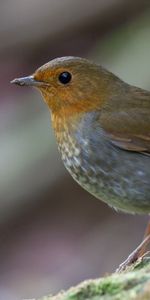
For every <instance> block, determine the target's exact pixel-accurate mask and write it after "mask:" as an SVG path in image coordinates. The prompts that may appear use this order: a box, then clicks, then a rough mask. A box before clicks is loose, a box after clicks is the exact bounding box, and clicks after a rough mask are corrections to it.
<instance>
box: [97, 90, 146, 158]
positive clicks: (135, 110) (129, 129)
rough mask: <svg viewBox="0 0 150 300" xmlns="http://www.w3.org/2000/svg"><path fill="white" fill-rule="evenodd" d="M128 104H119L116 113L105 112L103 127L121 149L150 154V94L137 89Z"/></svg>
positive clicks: (102, 118) (101, 119)
mask: <svg viewBox="0 0 150 300" xmlns="http://www.w3.org/2000/svg"><path fill="white" fill-rule="evenodd" d="M122 103H123V102H122ZM128 104H129V105H125V102H124V104H123V105H120V103H119V105H118V107H117V108H116V109H115V110H114V111H110V110H107V109H106V110H104V111H103V112H102V114H101V117H100V123H101V127H102V128H103V130H104V132H105V134H106V136H107V137H108V138H109V140H110V141H111V142H112V143H113V144H114V145H116V146H118V147H119V148H122V149H125V150H128V151H136V152H145V153H150V93H149V92H146V91H143V90H140V89H137V90H135V93H134V97H133V99H131V100H130V99H128Z"/></svg>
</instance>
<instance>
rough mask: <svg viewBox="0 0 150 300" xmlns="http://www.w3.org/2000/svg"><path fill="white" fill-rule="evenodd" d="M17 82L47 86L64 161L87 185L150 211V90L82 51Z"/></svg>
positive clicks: (119, 203)
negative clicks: (104, 65)
mask: <svg viewBox="0 0 150 300" xmlns="http://www.w3.org/2000/svg"><path fill="white" fill-rule="evenodd" d="M12 83H15V84H18V85H27V86H34V87H36V88H38V89H39V90H40V91H41V93H42V96H43V98H44V101H45V102H46V103H47V105H48V107H49V109H50V110H51V119H52V125H53V128H54V131H55V135H56V139H57V142H58V148H59V150H60V153H61V156H62V160H63V162H64V165H65V166H66V168H67V170H68V171H69V172H70V174H71V175H72V177H73V178H74V179H75V180H76V181H77V182H78V183H79V184H80V185H81V186H82V187H83V188H85V189H86V190H87V191H88V192H90V193H91V194H93V195H94V196H95V197H97V198H99V199H101V200H102V201H104V202H106V203H107V204H108V205H110V206H112V207H114V208H115V209H117V210H121V211H125V212H129V213H140V214H142V213H150V92H148V91H145V90H143V89H140V88H137V87H134V86H131V85H129V84H127V83H125V82H124V81H122V80H121V79H119V78H118V77H117V76H115V75H114V74H112V73H111V72H109V71H107V70H105V69H104V68H102V67H101V66H99V65H97V64H94V63H92V62H90V61H88V60H86V59H83V58H78V57H62V58H57V59H54V60H52V61H50V62H48V63H47V64H45V65H43V66H42V67H40V68H39V69H38V70H36V71H35V73H34V74H33V75H31V76H28V77H24V78H19V79H14V80H13V81H12ZM148 241H149V238H148V239H147V238H146V240H144V243H142V245H140V248H138V252H136V255H135V252H134V256H132V257H130V260H129V259H128V263H131V261H133V260H135V259H136V256H138V254H139V249H140V251H141V247H143V245H145V244H146V243H147V242H148ZM126 263H127V262H126Z"/></svg>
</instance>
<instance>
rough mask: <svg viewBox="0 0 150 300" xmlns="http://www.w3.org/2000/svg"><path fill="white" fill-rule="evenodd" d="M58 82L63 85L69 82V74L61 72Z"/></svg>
mask: <svg viewBox="0 0 150 300" xmlns="http://www.w3.org/2000/svg"><path fill="white" fill-rule="evenodd" d="M58 79H59V81H60V82H61V83H63V84H67V83H68V82H70V80H71V74H70V73H69V72H62V73H60V75H59V77H58Z"/></svg>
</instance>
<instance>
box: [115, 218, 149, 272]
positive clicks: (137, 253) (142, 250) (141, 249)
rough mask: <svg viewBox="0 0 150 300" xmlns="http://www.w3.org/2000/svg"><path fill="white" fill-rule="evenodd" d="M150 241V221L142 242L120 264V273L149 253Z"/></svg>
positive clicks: (118, 269)
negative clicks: (149, 245)
mask: <svg viewBox="0 0 150 300" xmlns="http://www.w3.org/2000/svg"><path fill="white" fill-rule="evenodd" d="M149 243H150V221H149V222H148V224H147V227H146V230H145V234H144V239H143V241H142V243H141V244H140V245H139V246H138V247H137V248H136V249H135V250H134V251H133V252H132V253H131V254H130V255H129V256H128V258H127V259H126V260H125V261H124V262H123V263H121V264H120V266H119V268H117V270H116V272H118V273H119V272H121V271H123V270H125V269H126V267H128V266H130V265H131V264H133V263H134V262H136V261H137V260H138V258H142V257H144V256H145V255H146V254H147V252H146V249H147V246H148V244H149Z"/></svg>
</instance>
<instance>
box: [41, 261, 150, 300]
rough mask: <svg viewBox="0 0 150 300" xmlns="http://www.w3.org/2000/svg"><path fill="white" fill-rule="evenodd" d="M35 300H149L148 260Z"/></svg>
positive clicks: (149, 273)
mask: <svg viewBox="0 0 150 300" xmlns="http://www.w3.org/2000/svg"><path fill="white" fill-rule="evenodd" d="M37 300H150V258H144V259H143V260H140V261H138V262H136V263H135V264H134V265H132V266H131V267H129V268H128V269H127V270H126V271H124V272H122V273H114V274H112V275H109V276H106V277H103V278H100V279H95V280H87V281H85V282H83V283H81V284H79V285H78V286H76V287H73V288H70V289H69V290H68V291H66V292H62V293H59V294H58V295H56V296H53V297H52V296H47V297H43V298H40V299H37Z"/></svg>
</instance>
